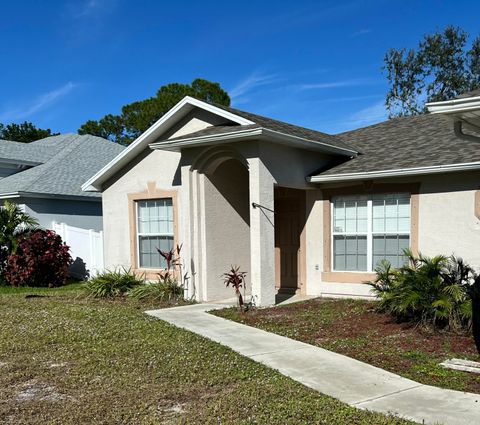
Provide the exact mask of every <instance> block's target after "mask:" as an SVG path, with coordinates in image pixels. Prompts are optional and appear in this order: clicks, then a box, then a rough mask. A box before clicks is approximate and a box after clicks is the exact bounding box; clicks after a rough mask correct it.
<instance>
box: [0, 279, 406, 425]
mask: <svg viewBox="0 0 480 425" xmlns="http://www.w3.org/2000/svg"><path fill="white" fill-rule="evenodd" d="M31 293H36V294H39V295H43V297H33V298H32V297H29V298H26V295H28V294H31ZM152 307H153V306H152V305H148V304H145V303H139V302H136V301H133V300H115V301H102V300H92V299H87V298H85V297H84V296H83V294H82V292H81V290H80V288H79V286H78V285H73V286H69V287H67V288H62V289H58V290H57V289H55V290H52V289H43V290H31V289H22V290H12V289H9V288H0V325H1V332H0V423H9V424H42V425H43V424H62V425H63V424H159V423H198V424H204V423H216V424H218V423H244V424H249V423H261V424H301V423H304V424H312V423H324V424H342V425H343V424H369V425H371V424H403V423H406V422H404V421H402V420H400V419H394V418H391V417H386V416H383V415H380V414H375V413H370V412H365V411H361V410H357V409H354V408H350V407H348V406H346V405H344V404H342V403H340V402H338V401H336V400H334V399H332V398H330V397H327V396H324V395H321V394H318V393H317V392H315V391H313V390H309V389H308V388H306V387H304V386H302V385H300V384H298V383H296V382H294V381H292V380H290V379H288V378H286V377H284V376H282V375H280V374H279V373H277V372H275V371H273V370H270V369H268V368H266V367H263V366H261V365H259V364H256V363H254V362H253V361H251V360H249V359H246V358H244V357H242V356H240V355H238V354H236V353H234V352H232V351H231V350H229V349H227V348H224V347H222V346H220V345H218V344H215V343H213V342H210V341H208V340H206V339H203V338H201V337H199V336H197V335H194V334H192V333H190V332H186V331H183V330H180V329H178V328H175V327H173V326H171V325H168V324H166V323H165V322H162V321H160V320H157V319H154V318H151V317H148V316H146V315H145V314H144V313H143V311H144V310H145V309H147V308H152ZM156 307H160V306H159V305H158V304H157V305H156ZM164 307H168V306H166V305H164Z"/></svg>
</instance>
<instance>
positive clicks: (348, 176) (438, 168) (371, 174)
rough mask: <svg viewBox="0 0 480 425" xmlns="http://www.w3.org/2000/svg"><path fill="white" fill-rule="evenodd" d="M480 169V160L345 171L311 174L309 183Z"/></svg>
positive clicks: (308, 179) (308, 178)
mask: <svg viewBox="0 0 480 425" xmlns="http://www.w3.org/2000/svg"><path fill="white" fill-rule="evenodd" d="M470 170H480V161H477V162H468V163H461V164H447V165H434V166H430V167H415V168H399V169H392V170H381V171H366V172H360V173H344V174H337V175H327V176H322V175H321V174H320V175H316V176H310V177H307V181H308V182H309V183H337V182H346V181H352V180H373V179H379V178H391V177H405V176H415V175H426V174H441V173H452V172H458V171H470Z"/></svg>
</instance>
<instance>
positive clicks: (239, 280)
mask: <svg viewBox="0 0 480 425" xmlns="http://www.w3.org/2000/svg"><path fill="white" fill-rule="evenodd" d="M246 276H247V272H241V271H240V267H238V266H237V267H234V266H231V268H230V271H229V272H227V273H224V274H223V282H224V283H225V286H226V287H227V288H228V287H229V286H231V287H232V288H233V289H234V290H235V295H236V296H237V300H238V307H239V308H240V309H242V310H243V305H244V302H243V297H242V291H241V288H242V287H243V285H244V284H245V277H246Z"/></svg>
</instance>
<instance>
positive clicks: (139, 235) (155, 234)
mask: <svg viewBox="0 0 480 425" xmlns="http://www.w3.org/2000/svg"><path fill="white" fill-rule="evenodd" d="M162 199H171V200H172V218H173V226H172V227H174V226H175V215H174V212H173V198H172V197H171V196H164V197H162V198H151V199H137V200H135V201H134V202H135V219H136V220H135V222H136V227H135V232H136V237H137V263H136V266H137V268H139V269H140V268H141V269H142V270H164V269H162V268H160V269H158V268H155V267H140V238H141V237H142V236H147V237H148V236H160V237H161V236H171V237H172V238H173V241H172V242H173V246H175V229H174V228H173V229H172V230H173V232H172V233H140V232H139V220H138V219H139V212H138V206H139V203H140V202H148V201H157V200H162Z"/></svg>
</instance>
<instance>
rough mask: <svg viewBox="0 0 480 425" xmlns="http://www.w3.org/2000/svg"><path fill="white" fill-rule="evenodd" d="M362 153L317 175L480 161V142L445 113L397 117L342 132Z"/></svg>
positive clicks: (342, 135)
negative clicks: (457, 128) (463, 133)
mask: <svg viewBox="0 0 480 425" xmlns="http://www.w3.org/2000/svg"><path fill="white" fill-rule="evenodd" d="M337 137H339V138H341V139H342V140H344V141H345V143H348V144H349V145H352V146H354V147H356V148H357V149H358V151H360V152H361V155H359V156H358V157H355V158H352V159H350V160H348V161H346V162H343V163H341V164H339V165H336V166H334V167H332V168H330V169H328V170H325V171H323V172H321V173H319V174H318V175H321V176H328V175H339V174H346V173H360V172H371V171H385V170H395V169H401V168H415V167H424V166H435V165H448V164H461V163H467V162H474V161H480V143H479V142H475V141H469V140H465V139H461V138H459V137H457V136H456V135H455V133H454V129H453V123H452V121H451V120H450V119H449V118H448V117H445V116H443V115H439V114H435V115H430V114H426V115H418V116H411V117H402V118H394V119H391V120H388V121H385V122H382V123H379V124H375V125H371V126H369V127H364V128H360V129H357V130H353V131H348V132H345V133H340V134H338V135H337Z"/></svg>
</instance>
